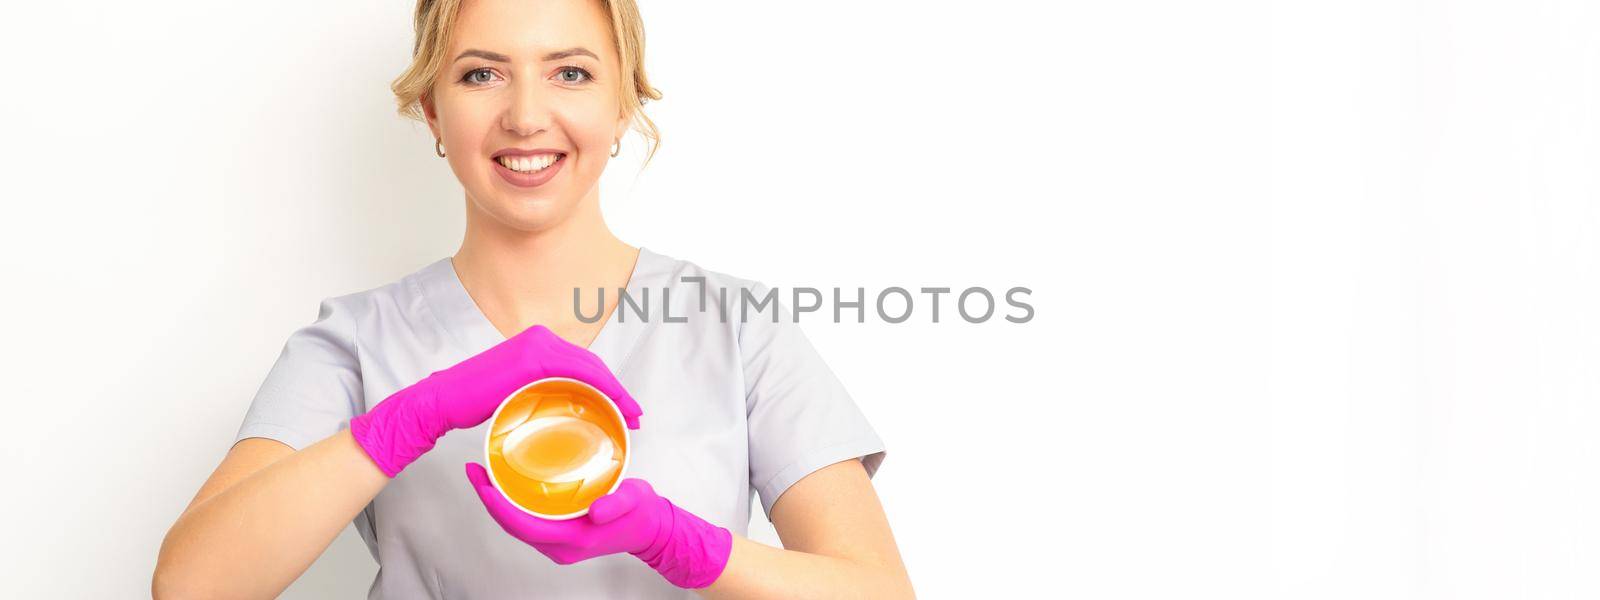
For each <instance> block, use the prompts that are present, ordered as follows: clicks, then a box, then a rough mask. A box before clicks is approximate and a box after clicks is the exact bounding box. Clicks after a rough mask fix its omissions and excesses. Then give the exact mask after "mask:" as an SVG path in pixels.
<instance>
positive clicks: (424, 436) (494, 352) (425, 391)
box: [350, 325, 644, 477]
mask: <svg viewBox="0 0 1600 600" xmlns="http://www.w3.org/2000/svg"><path fill="white" fill-rule="evenodd" d="M545 377H569V378H572V379H576V380H578V381H582V382H584V383H587V384H589V385H592V386H594V387H595V389H597V390H600V391H601V392H604V393H605V395H607V396H610V397H611V400H612V401H613V402H615V403H616V404H617V408H618V409H620V410H621V412H622V417H623V419H624V420H625V421H627V424H628V428H629V429H638V428H639V416H640V415H642V414H644V411H642V410H640V409H639V404H638V403H637V402H634V401H633V396H631V395H629V394H628V391H627V390H625V389H623V388H622V384H621V383H620V382H618V381H617V378H616V376H614V375H612V374H611V370H610V369H608V368H606V364H605V362H604V361H601V360H600V357H598V356H595V355H594V354H592V353H590V352H589V351H588V350H585V349H583V348H580V347H578V346H576V345H574V344H572V343H571V342H568V341H566V340H564V339H561V336H558V335H556V334H555V333H552V332H551V331H550V330H549V329H547V328H545V326H543V325H534V326H532V327H529V328H527V329H524V330H522V332H521V333H518V334H517V335H515V336H512V337H511V338H510V339H508V340H506V341H503V342H500V343H499V344H496V345H494V346H493V347H491V348H489V349H488V350H484V351H483V352H480V353H478V354H476V355H474V356H472V357H470V358H467V359H466V360H463V361H461V362H459V363H456V364H455V366H452V367H450V368H447V369H444V370H442V371H434V372H433V374H431V375H428V376H427V377H425V378H423V379H422V381H418V382H416V383H414V384H411V385H410V386H409V387H406V388H404V389H402V390H400V391H398V392H395V393H394V394H392V395H390V396H389V397H388V398H385V399H384V400H383V402H379V403H378V405H377V407H375V408H373V409H372V410H370V411H367V413H366V414H363V415H360V416H358V417H356V418H354V419H351V420H350V435H351V436H352V437H354V438H355V439H356V443H358V444H360V445H361V448H362V449H363V450H366V451H367V455H368V456H371V457H372V462H374V463H377V465H378V468H379V469H380V470H382V471H383V474H385V475H388V476H389V477H394V476H395V475H398V474H399V473H400V471H401V470H402V469H405V468H406V465H409V464H411V462H412V461H414V460H416V459H417V457H419V456H422V455H423V454H424V453H426V452H427V451H429V450H432V449H433V444H434V442H436V441H438V439H439V438H440V437H442V436H443V435H444V434H446V433H448V432H449V431H450V430H452V429H466V428H469V427H476V426H478V424H480V423H482V422H484V421H487V420H488V419H489V417H490V416H492V415H494V411H495V409H497V408H499V407H500V403H501V402H503V401H505V399H506V396H510V395H511V393H512V392H515V391H517V390H518V389H520V388H522V386H525V385H527V384H529V383H532V382H533V381H534V380H537V379H543V378H545Z"/></svg>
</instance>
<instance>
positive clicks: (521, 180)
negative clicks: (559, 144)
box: [490, 148, 567, 188]
mask: <svg viewBox="0 0 1600 600" xmlns="http://www.w3.org/2000/svg"><path fill="white" fill-rule="evenodd" d="M490 159H492V161H493V162H494V170H495V173H498V174H499V175H500V177H501V179H504V180H505V181H506V183H509V184H511V185H513V186H515V187H519V188H532V187H538V186H540V185H543V184H544V183H545V182H548V181H550V180H551V179H552V178H554V177H555V176H556V173H558V172H560V171H561V167H562V166H564V165H566V163H567V154H566V153H565V152H562V151H560V150H553V149H547V148H540V149H535V150H523V149H517V148H507V149H504V150H500V151H499V152H495V153H494V154H493V155H491V156H490Z"/></svg>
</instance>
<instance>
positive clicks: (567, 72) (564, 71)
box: [556, 67, 594, 83]
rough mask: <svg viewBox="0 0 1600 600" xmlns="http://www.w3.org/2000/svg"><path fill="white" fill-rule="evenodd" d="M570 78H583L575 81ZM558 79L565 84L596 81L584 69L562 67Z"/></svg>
mask: <svg viewBox="0 0 1600 600" xmlns="http://www.w3.org/2000/svg"><path fill="white" fill-rule="evenodd" d="M569 76H581V78H578V79H574V78H572V77H569ZM556 77H557V78H558V79H560V80H561V81H562V82H563V83H583V82H586V81H590V80H593V79H594V76H593V75H590V74H589V72H588V71H585V70H584V69H583V68H582V67H561V70H560V71H557V72H556Z"/></svg>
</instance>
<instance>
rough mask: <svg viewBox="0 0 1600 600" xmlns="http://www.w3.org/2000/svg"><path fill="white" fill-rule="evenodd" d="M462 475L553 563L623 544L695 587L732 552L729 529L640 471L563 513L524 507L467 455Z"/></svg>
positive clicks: (510, 529)
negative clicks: (674, 499)
mask: <svg viewBox="0 0 1600 600" xmlns="http://www.w3.org/2000/svg"><path fill="white" fill-rule="evenodd" d="M467 480H468V481H471V482H472V487H473V489H476V490H477V491H478V499H480V500H482V501H483V506H484V508H487V509H488V510H489V516H491V517H494V520H495V522H497V523H499V524H500V527H501V528H502V529H505V530H506V533H509V534H511V535H512V536H513V537H515V538H517V539H519V540H522V541H523V542H524V543H526V544H528V545H529V546H533V547H534V549H536V550H538V551H539V552H541V553H543V554H544V555H545V556H548V557H550V560H553V561H555V562H556V563H557V564H563V565H570V564H572V563H575V562H578V561H582V560H588V559H590V558H594V557H596V556H604V555H607V554H616V553H619V552H627V553H629V554H632V555H634V556H635V557H637V558H638V559H639V560H642V561H644V564H647V565H650V568H652V569H655V570H656V572H658V573H661V576H662V577H664V578H666V580H667V581H668V582H670V583H671V584H672V585H675V586H678V587H681V588H686V589H696V588H703V587H706V586H708V585H711V584H712V582H715V581H716V580H717V577H718V576H720V575H722V569H723V567H726V566H727V565H728V555H729V554H730V553H732V552H733V534H732V533H730V532H729V531H728V530H727V529H725V528H722V527H718V526H716V525H712V524H710V523H707V522H706V521H705V520H704V519H701V518H700V517H697V516H694V514H693V513H690V512H689V511H686V510H684V509H682V508H678V507H677V506H676V505H674V504H672V503H671V502H669V501H667V499H666V498H662V497H661V496H658V495H656V492H655V490H653V489H651V488H650V484H649V483H646V482H645V481H644V480H643V479H636V478H632V477H630V478H627V479H624V480H622V484H621V485H618V486H617V491H615V492H611V493H610V494H606V495H604V496H601V497H599V498H596V499H595V501H594V503H593V504H590V505H589V514H586V515H584V516H581V517H577V518H574V519H567V520H563V521H553V520H550V519H541V518H539V517H535V516H533V515H530V514H528V513H525V512H522V511H521V510H520V509H518V508H517V507H516V506H514V505H512V504H511V501H510V500H506V497H505V496H502V495H501V494H500V491H499V490H496V489H495V488H494V485H493V484H491V483H489V474H488V473H486V472H484V470H483V465H480V464H478V463H467Z"/></svg>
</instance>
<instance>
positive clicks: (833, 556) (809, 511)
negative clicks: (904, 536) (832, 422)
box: [698, 459, 913, 599]
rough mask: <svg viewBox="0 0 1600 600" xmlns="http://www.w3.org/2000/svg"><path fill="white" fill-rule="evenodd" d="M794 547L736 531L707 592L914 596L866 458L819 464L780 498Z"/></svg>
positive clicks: (780, 515) (776, 523) (784, 535)
mask: <svg viewBox="0 0 1600 600" xmlns="http://www.w3.org/2000/svg"><path fill="white" fill-rule="evenodd" d="M772 525H773V527H775V528H776V529H777V530H778V537H779V538H780V539H782V540H783V544H784V546H785V547H786V548H787V549H779V548H773V547H771V546H767V545H765V544H760V543H757V542H753V541H750V540H748V539H745V538H742V537H738V536H735V537H734V538H733V552H732V554H731V555H730V556H729V558H728V565H727V567H726V568H725V569H724V570H723V572H722V575H721V576H720V577H718V578H717V580H716V582H715V583H712V584H711V585H710V586H709V587H706V588H703V589H700V590H698V591H699V592H700V595H701V596H703V597H706V598H713V599H722V598H777V597H785V598H823V597H827V598H834V597H840V596H846V595H848V596H852V597H862V598H910V597H913V592H912V589H911V580H910V578H909V577H908V576H907V574H906V569H905V565H904V564H903V563H902V562H901V560H900V551H899V549H897V548H896V546H895V542H894V535H893V534H892V533H891V532H890V531H889V521H888V519H887V518H886V517H885V515H884V512H883V506H882V504H880V503H879V502H878V495H877V493H876V492H874V491H873V489H872V483H871V481H870V480H869V479H868V478H867V473H866V470H865V469H863V468H862V467H861V462H860V461H858V460H854V459H851V460H846V461H843V462H839V463H834V464H833V465H830V466H827V467H824V468H822V469H818V470H817V471H816V472H813V473H811V474H810V475H807V476H806V477H805V478H803V479H801V480H800V481H798V482H795V484H794V485H792V486H790V487H789V489H788V490H786V491H785V492H784V493H783V495H782V496H779V497H778V501H777V502H775V503H774V504H773V505H772Z"/></svg>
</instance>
